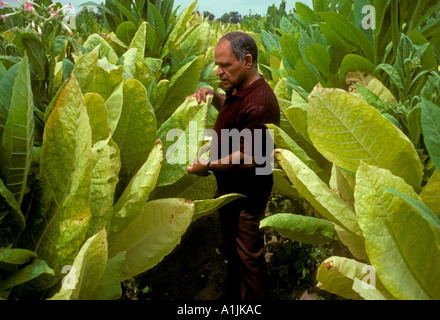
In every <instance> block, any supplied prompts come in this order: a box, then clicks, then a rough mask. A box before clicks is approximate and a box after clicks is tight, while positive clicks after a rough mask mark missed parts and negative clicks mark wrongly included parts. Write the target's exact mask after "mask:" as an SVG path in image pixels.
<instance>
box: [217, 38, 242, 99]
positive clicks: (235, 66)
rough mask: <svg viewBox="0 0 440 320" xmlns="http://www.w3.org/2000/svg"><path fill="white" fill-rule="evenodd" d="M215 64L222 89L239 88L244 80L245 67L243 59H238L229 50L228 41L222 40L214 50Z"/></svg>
mask: <svg viewBox="0 0 440 320" xmlns="http://www.w3.org/2000/svg"><path fill="white" fill-rule="evenodd" d="M214 57H215V64H216V65H217V66H218V69H217V76H218V77H219V78H220V81H221V82H222V84H223V89H225V90H227V91H228V90H231V89H236V88H240V87H241V86H242V85H243V83H244V82H245V81H246V76H247V74H246V67H245V62H244V59H243V61H239V60H238V59H237V57H236V56H235V54H234V53H233V52H232V50H231V46H230V44H229V41H227V40H222V41H220V42H219V43H218V44H217V47H216V48H215V51H214Z"/></svg>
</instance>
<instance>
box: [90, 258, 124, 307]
mask: <svg viewBox="0 0 440 320" xmlns="http://www.w3.org/2000/svg"><path fill="white" fill-rule="evenodd" d="M124 262H125V251H124V252H119V253H118V254H117V255H115V256H114V257H113V258H111V259H109V260H107V265H106V267H105V270H104V274H103V276H102V278H101V282H100V284H99V285H98V287H97V288H96V289H95V292H94V293H93V296H92V297H91V298H90V299H92V300H116V299H119V298H120V297H121V296H122V288H121V282H120V281H119V279H120V278H121V275H122V272H123V271H124Z"/></svg>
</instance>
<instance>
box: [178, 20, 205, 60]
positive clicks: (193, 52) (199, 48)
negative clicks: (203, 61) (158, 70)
mask: <svg viewBox="0 0 440 320" xmlns="http://www.w3.org/2000/svg"><path fill="white" fill-rule="evenodd" d="M209 33H210V26H209V24H208V23H207V22H204V23H202V24H200V25H199V26H196V27H195V28H194V29H193V30H192V31H191V33H190V34H189V35H188V36H187V38H186V39H185V40H184V41H183V42H182V43H180V44H178V50H177V52H176V64H180V63H182V62H184V61H185V60H187V59H188V58H190V57H191V56H196V57H198V56H200V55H202V54H204V53H205V52H206V50H207V46H208V41H209Z"/></svg>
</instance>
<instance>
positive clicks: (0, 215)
mask: <svg viewBox="0 0 440 320" xmlns="http://www.w3.org/2000/svg"><path fill="white" fill-rule="evenodd" d="M24 228H25V217H24V215H23V213H22V212H21V209H20V206H19V205H18V203H17V200H15V198H14V195H13V194H12V192H11V191H9V189H8V188H7V187H6V186H5V184H4V183H3V181H2V180H1V179H0V230H2V229H4V230H8V233H10V232H12V234H10V239H7V237H6V234H5V233H2V237H3V239H2V241H1V242H0V244H1V245H2V246H6V245H7V244H9V243H13V242H15V240H16V239H17V238H18V237H19V236H20V234H21V232H22V231H23V230H24Z"/></svg>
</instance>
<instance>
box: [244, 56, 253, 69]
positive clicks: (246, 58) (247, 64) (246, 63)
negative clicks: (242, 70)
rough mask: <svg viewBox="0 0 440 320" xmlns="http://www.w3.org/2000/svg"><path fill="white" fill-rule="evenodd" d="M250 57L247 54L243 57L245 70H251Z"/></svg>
mask: <svg viewBox="0 0 440 320" xmlns="http://www.w3.org/2000/svg"><path fill="white" fill-rule="evenodd" d="M252 60H253V59H252V55H250V54H249V53H248V54H247V55H245V56H244V62H245V66H246V68H249V69H250V68H252V65H253V61H252Z"/></svg>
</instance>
